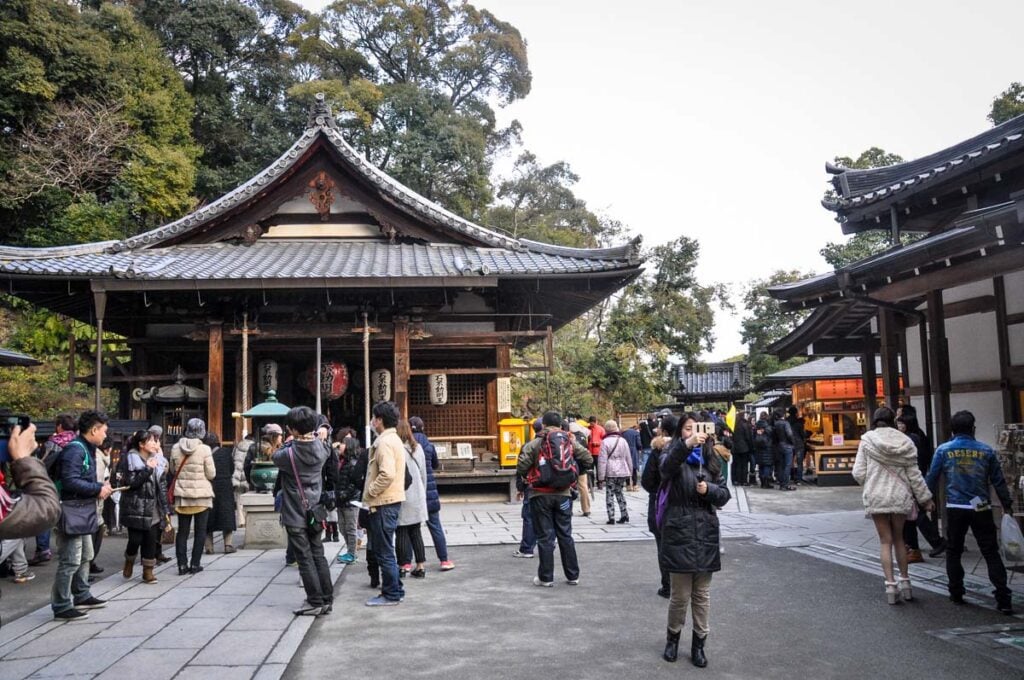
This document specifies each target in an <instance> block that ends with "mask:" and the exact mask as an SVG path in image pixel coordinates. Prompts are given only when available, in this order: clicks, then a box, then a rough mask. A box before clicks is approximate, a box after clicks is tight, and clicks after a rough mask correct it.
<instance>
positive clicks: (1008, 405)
mask: <svg viewBox="0 0 1024 680" xmlns="http://www.w3.org/2000/svg"><path fill="white" fill-rule="evenodd" d="M992 288H993V292H994V293H995V295H996V343H997V344H998V345H999V391H1000V392H1001V393H1002V395H1003V422H1004V423H1014V422H1017V419H1016V418H1015V417H1014V415H1015V413H1014V411H1015V410H1016V404H1015V403H1014V401H1015V400H1014V398H1013V389H1012V388H1011V387H1010V327H1009V324H1008V323H1007V319H1006V284H1005V282H1004V281H1003V277H1002V276H997V277H995V278H994V279H992Z"/></svg>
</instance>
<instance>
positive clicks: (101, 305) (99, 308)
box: [93, 291, 107, 411]
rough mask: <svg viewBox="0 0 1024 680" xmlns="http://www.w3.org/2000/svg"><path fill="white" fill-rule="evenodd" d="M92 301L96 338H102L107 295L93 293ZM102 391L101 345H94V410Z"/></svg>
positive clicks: (97, 408) (97, 406)
mask: <svg viewBox="0 0 1024 680" xmlns="http://www.w3.org/2000/svg"><path fill="white" fill-rule="evenodd" d="M93 299H94V301H95V304H96V338H97V339H102V338H103V317H104V316H105V315H106V312H107V294H106V293H104V292H102V291H93ZM102 389H103V343H102V342H100V343H98V344H97V345H96V387H95V403H96V410H97V411H99V410H101V409H100V402H101V399H100V392H101V390H102Z"/></svg>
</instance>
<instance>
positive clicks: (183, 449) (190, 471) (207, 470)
mask: <svg viewBox="0 0 1024 680" xmlns="http://www.w3.org/2000/svg"><path fill="white" fill-rule="evenodd" d="M182 459H184V460H185V464H184V465H182ZM179 467H180V468H181V472H179V473H178V479H177V483H176V484H175V486H174V508H175V509H177V508H182V507H188V508H212V507H213V484H211V483H210V481H211V480H212V479H213V478H214V477H216V476H217V470H216V468H215V467H214V465H213V453H212V452H211V451H210V447H209V446H207V445H206V444H204V443H203V441H202V440H201V439H180V440H178V443H177V444H175V445H174V448H173V449H171V468H170V470H169V471H168V473H167V474H168V475H173V474H174V473H175V472H177V470H178V468H179ZM168 484H170V479H168Z"/></svg>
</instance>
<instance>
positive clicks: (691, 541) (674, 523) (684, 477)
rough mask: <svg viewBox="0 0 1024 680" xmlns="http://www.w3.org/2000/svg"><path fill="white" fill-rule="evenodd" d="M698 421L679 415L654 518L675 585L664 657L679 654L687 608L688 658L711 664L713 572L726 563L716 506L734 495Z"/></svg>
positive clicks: (701, 665)
mask: <svg viewBox="0 0 1024 680" xmlns="http://www.w3.org/2000/svg"><path fill="white" fill-rule="evenodd" d="M697 422H698V417H697V416H696V415H694V414H692V413H687V414H686V415H685V416H683V417H682V418H680V419H679V425H678V427H677V428H676V432H675V436H674V437H673V439H672V443H671V445H670V446H669V450H668V453H667V454H666V455H665V456H664V457H663V460H662V463H661V478H662V488H661V490H659V494H658V506H657V509H656V519H657V522H658V525H659V527H660V529H661V549H660V551H659V555H658V556H659V559H660V561H661V567H662V569H664V570H665V571H667V572H668V573H669V578H670V582H671V588H672V592H671V595H670V597H669V604H668V631H667V634H666V643H665V653H664V655H663V656H664V659H665V660H666V661H675V660H676V659H677V658H678V654H679V637H680V634H681V633H682V629H683V625H684V624H685V623H686V610H687V608H688V607H689V608H690V609H691V611H692V614H691V617H692V619H693V637H692V640H691V644H690V659H691V660H692V662H693V665H694V666H697V667H698V668H704V667H705V666H707V665H708V660H707V655H706V654H705V651H704V643H705V641H706V640H707V637H708V632H709V628H708V617H709V614H710V611H711V575H712V574H713V573H714V572H716V571H720V570H721V568H722V560H721V556H720V545H719V543H720V536H719V529H718V514H717V511H718V508H721V507H722V506H723V505H725V504H726V503H727V502H729V498H730V494H729V488H728V487H727V486H726V484H725V482H724V481H723V479H722V470H721V464H720V462H719V458H718V456H715V455H714V453H713V452H712V448H711V445H712V444H713V441H714V440H713V438H711V439H709V438H708V436H707V435H706V434H704V433H703V432H697V428H696V424H697Z"/></svg>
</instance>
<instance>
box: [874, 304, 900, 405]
mask: <svg viewBox="0 0 1024 680" xmlns="http://www.w3.org/2000/svg"><path fill="white" fill-rule="evenodd" d="M896 326H897V324H896V315H895V314H894V313H893V311H892V310H891V309H880V310H878V335H879V340H880V345H881V348H880V355H881V358H882V391H883V392H884V393H885V404H886V406H888V407H889V408H891V409H892V410H894V411H895V410H896V408H897V407H898V406H899V399H900V364H899V338H898V337H897V335H896V331H897V327H896Z"/></svg>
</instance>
